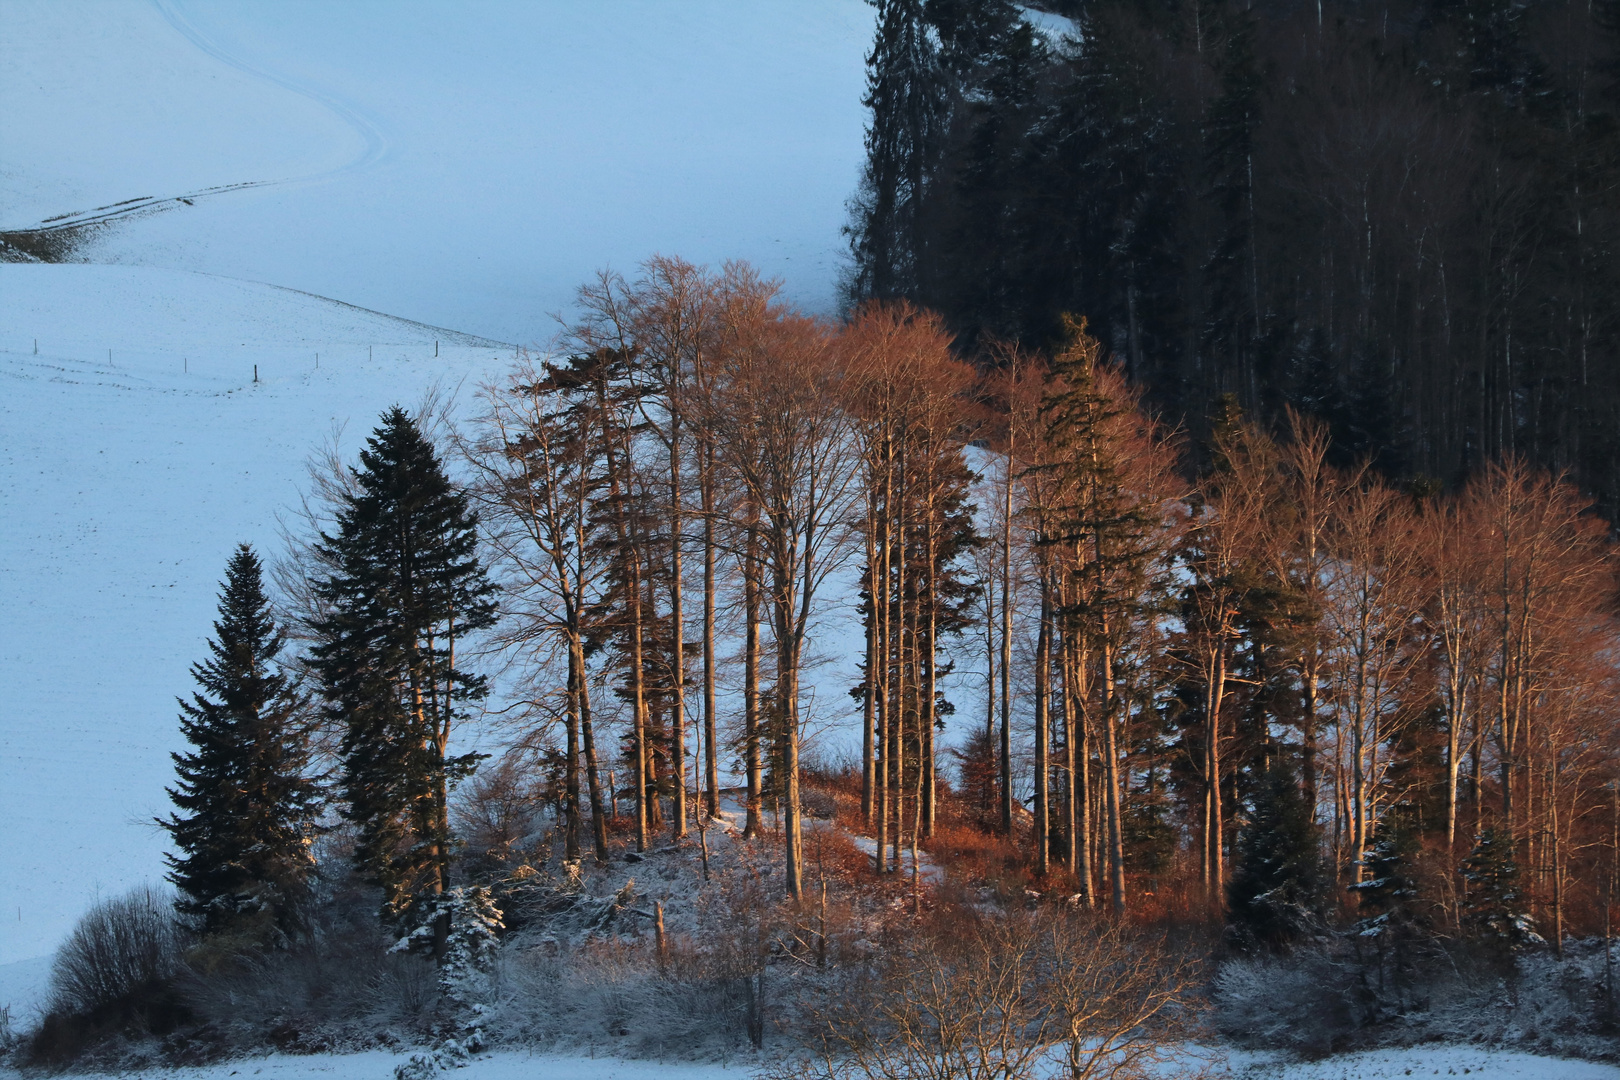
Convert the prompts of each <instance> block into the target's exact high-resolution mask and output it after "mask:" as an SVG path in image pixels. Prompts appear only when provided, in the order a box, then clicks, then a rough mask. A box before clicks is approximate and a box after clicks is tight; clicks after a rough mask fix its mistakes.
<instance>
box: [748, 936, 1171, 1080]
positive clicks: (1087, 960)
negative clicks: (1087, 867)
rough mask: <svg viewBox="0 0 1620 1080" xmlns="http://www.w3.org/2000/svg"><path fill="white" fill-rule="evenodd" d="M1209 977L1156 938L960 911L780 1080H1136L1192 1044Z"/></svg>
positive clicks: (850, 998)
mask: <svg viewBox="0 0 1620 1080" xmlns="http://www.w3.org/2000/svg"><path fill="white" fill-rule="evenodd" d="M1197 981H1198V969H1197V966H1196V965H1195V964H1194V963H1193V962H1191V961H1190V960H1189V959H1188V958H1187V957H1186V956H1185V955H1184V954H1180V953H1178V952H1176V951H1175V950H1173V949H1171V948H1169V947H1167V945H1166V943H1165V942H1164V941H1163V940H1162V939H1160V938H1157V937H1155V936H1153V935H1142V934H1136V933H1134V932H1132V931H1130V930H1127V929H1124V928H1121V927H1119V926H1117V925H1114V924H1110V923H1105V922H1101V921H1098V920H1093V919H1090V918H1087V917H1085V916H1082V915H1076V914H1069V913H1065V912H1062V911H1056V910H1051V909H1048V910H1043V911H1036V912H1031V913H1025V912H1008V913H1005V914H1001V915H997V916H995V917H989V918H985V917H975V916H973V915H971V914H968V913H965V912H960V911H959V912H957V913H956V917H954V918H951V919H948V920H940V921H939V922H938V923H937V924H936V925H934V926H932V927H930V928H929V929H928V930H926V931H925V932H923V933H920V934H919V935H918V936H917V937H916V938H915V939H914V940H912V941H911V942H909V943H907V944H906V945H905V946H904V947H899V948H896V949H894V950H893V951H892V952H891V953H890V954H889V955H887V956H885V958H884V959H883V961H882V962H881V963H880V965H879V966H878V968H877V969H876V970H875V971H874V972H873V977H872V978H871V979H870V980H868V981H866V982H865V983H864V984H855V985H851V984H850V983H848V982H845V983H843V984H841V985H839V986H838V987H837V989H836V991H835V993H834V994H833V995H829V997H830V1001H829V1003H828V1004H827V1005H826V1006H824V1007H823V1008H822V1009H821V1010H819V1011H818V1015H817V1020H818V1021H819V1025H820V1031H819V1033H818V1035H819V1037H818V1038H816V1039H815V1040H814V1042H815V1048H814V1052H813V1055H812V1056H810V1057H807V1058H797V1059H792V1060H789V1061H786V1062H783V1063H781V1064H780V1065H779V1066H778V1067H777V1068H776V1070H775V1073H774V1075H775V1076H776V1077H777V1078H779V1080H880V1078H889V1077H897V1076H929V1077H962V1078H975V1077H987V1078H988V1077H996V1078H1002V1080H1018V1078H1025V1077H1034V1076H1037V1075H1045V1073H1046V1071H1047V1070H1048V1068H1049V1065H1050V1063H1051V1062H1052V1060H1053V1059H1054V1057H1056V1056H1059V1055H1060V1056H1061V1058H1062V1059H1063V1062H1064V1066H1065V1068H1064V1071H1065V1072H1066V1073H1067V1074H1068V1075H1069V1076H1072V1077H1080V1078H1091V1077H1095V1078H1112V1077H1127V1076H1136V1075H1139V1074H1140V1073H1141V1072H1143V1071H1145V1070H1146V1069H1147V1068H1148V1067H1149V1066H1150V1065H1151V1064H1152V1063H1154V1062H1155V1061H1157V1060H1160V1058H1161V1052H1162V1051H1163V1050H1165V1049H1166V1045H1167V1043H1170V1042H1172V1041H1176V1040H1179V1039H1180V1038H1182V1037H1184V1036H1185V1035H1186V1034H1187V1021H1188V1020H1189V1019H1190V1017H1191V1015H1192V1012H1193V1006H1194V1004H1195V1000H1194V998H1195V995H1194V988H1195V986H1196V983H1197Z"/></svg>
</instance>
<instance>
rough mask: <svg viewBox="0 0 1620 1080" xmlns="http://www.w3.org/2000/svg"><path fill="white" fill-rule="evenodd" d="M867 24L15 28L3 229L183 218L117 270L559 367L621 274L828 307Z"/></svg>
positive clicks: (543, 19)
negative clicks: (232, 287)
mask: <svg viewBox="0 0 1620 1080" xmlns="http://www.w3.org/2000/svg"><path fill="white" fill-rule="evenodd" d="M872 18H873V16H872V9H871V8H869V7H867V6H866V5H865V4H864V3H862V2H861V0H816V2H815V3H811V4H793V3H770V4H760V3H753V2H749V0H703V2H701V3H699V2H684V0H683V2H680V3H668V2H662V0H613V2H612V3H606V4H604V3H597V2H594V0H550V2H544V3H533V2H528V0H485V2H481V3H477V4H449V3H429V2H423V0H405V2H401V0H346V2H344V3H341V4H240V3H230V2H228V0H155V2H153V3H144V2H140V0H122V2H103V3H94V2H82V0H81V2H73V0H5V3H4V4H0V46H3V48H4V54H5V58H6V62H5V63H4V64H0V102H4V103H5V108H3V109H0V229H19V228H26V227H29V226H32V225H36V224H38V223H40V222H41V221H43V220H44V219H46V218H49V217H53V216H55V215H58V214H67V213H71V212H80V211H87V210H91V209H93V208H96V207H101V206H106V205H109V204H112V203H116V202H121V201H123V200H126V199H136V198H143V197H152V198H161V199H172V198H174V197H176V196H184V195H193V194H194V193H197V192H201V191H204V190H206V189H210V188H215V187H219V186H222V185H243V184H257V185H261V186H254V187H245V188H235V189H233V190H230V191H228V192H225V193H221V194H215V195H210V196H204V197H197V198H193V200H192V204H191V205H186V204H176V203H172V202H171V203H169V204H168V205H169V206H170V207H171V209H169V210H166V211H165V212H163V213H159V214H155V215H152V216H148V217H144V218H140V219H139V220H133V221H129V222H126V223H125V224H123V225H121V226H119V227H118V228H116V229H113V230H110V231H108V232H106V233H105V234H103V236H102V237H101V239H100V240H99V241H97V242H96V243H94V244H93V245H92V246H91V248H90V249H89V250H88V251H87V252H86V255H87V257H89V258H91V259H93V260H94V261H97V262H117V263H126V264H140V265H149V266H165V267H178V268H183V269H189V270H200V271H206V272H208V273H214V274H222V275H226V276H230V277H240V278H248V279H251V280H254V281H267V282H273V283H275V284H278V285H284V286H289V287H292V288H298V289H304V290H306V291H309V292H313V293H318V294H320V295H322V296H334V297H338V298H340V299H343V300H347V301H349V302H351V303H356V304H361V305H364V306H366V307H370V308H375V309H377V310H379V311H386V312H389V313H391V314H397V315H406V316H409V317H411V318H414V319H421V320H423V321H426V322H430V323H435V324H438V325H442V326H452V327H456V328H457V329H462V330H469V331H474V332H477V333H480V334H487V335H489V336H492V337H497V338H500V339H502V340H507V341H516V342H521V343H524V344H529V343H532V342H534V341H536V340H539V339H542V338H544V337H546V336H547V335H548V334H549V333H550V329H551V324H550V322H549V319H548V316H549V315H550V313H552V312H555V311H557V310H559V309H561V308H562V307H564V306H565V305H566V304H567V303H568V301H569V298H570V296H571V294H572V290H573V288H574V287H575V286H576V285H578V284H579V282H581V281H582V280H584V279H585V278H586V277H587V276H588V275H589V274H591V273H592V272H594V271H595V270H596V269H598V268H600V267H602V266H604V265H611V266H614V267H617V268H619V269H625V270H628V269H630V268H631V267H632V266H633V265H634V264H635V263H636V262H637V261H639V260H641V259H643V258H645V257H646V256H647V255H649V254H652V253H654V252H664V253H669V254H680V255H682V256H684V257H686V258H688V259H691V260H693V261H695V262H717V261H719V260H722V259H728V258H746V259H749V260H751V261H753V262H755V263H756V264H757V265H759V266H760V267H762V268H763V269H764V270H765V271H766V272H767V273H770V274H774V275H779V276H781V277H782V278H783V279H784V280H785V281H786V282H787V285H788V288H789V291H790V292H791V293H792V295H793V296H794V297H795V298H796V299H798V300H799V301H800V302H801V303H804V304H807V305H809V306H811V307H815V308H818V309H825V308H827V307H828V306H829V305H830V304H831V302H832V297H833V286H834V280H835V276H836V269H837V265H838V259H839V257H840V256H839V253H840V252H841V251H842V250H843V245H842V242H841V238H840V236H839V232H838V230H839V227H840V226H841V225H842V224H843V223H844V201H845V199H847V198H848V197H849V194H850V192H851V191H852V190H853V189H854V184H855V180H856V176H857V174H858V171H859V165H860V160H861V154H862V146H861V130H862V123H863V120H864V114H863V111H862V108H861V104H860V98H861V91H862V86H863V77H864V75H863V67H862V63H863V61H862V57H863V54H864V51H865V50H866V48H867V46H868V45H869V43H870V37H871V27H872Z"/></svg>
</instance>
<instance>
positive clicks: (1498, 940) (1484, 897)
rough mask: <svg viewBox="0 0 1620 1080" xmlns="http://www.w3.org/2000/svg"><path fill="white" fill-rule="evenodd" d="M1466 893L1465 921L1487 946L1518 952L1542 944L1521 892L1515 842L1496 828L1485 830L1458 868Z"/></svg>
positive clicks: (1463, 916)
mask: <svg viewBox="0 0 1620 1080" xmlns="http://www.w3.org/2000/svg"><path fill="white" fill-rule="evenodd" d="M1458 871H1459V872H1460V873H1461V874H1462V879H1463V883H1464V886H1465V892H1464V896H1463V909H1462V921H1463V925H1464V927H1466V928H1467V929H1469V930H1470V931H1472V932H1473V933H1474V935H1475V936H1477V937H1478V938H1479V939H1480V940H1482V941H1484V942H1486V943H1487V944H1492V945H1498V946H1503V947H1506V948H1518V947H1521V946H1524V945H1531V944H1541V943H1542V937H1541V935H1540V934H1538V933H1536V922H1535V919H1533V918H1532V917H1531V915H1530V910H1529V907H1528V905H1526V903H1525V900H1524V897H1523V895H1521V894H1520V892H1519V866H1518V863H1517V862H1516V861H1515V860H1514V858H1513V838H1512V836H1510V835H1509V834H1507V833H1503V832H1500V831H1498V830H1496V829H1494V828H1490V829H1485V830H1484V831H1482V832H1481V833H1480V834H1479V839H1478V840H1477V841H1475V842H1474V850H1473V851H1471V852H1469V853H1468V858H1466V859H1464V860H1463V862H1462V865H1461V866H1460V867H1458Z"/></svg>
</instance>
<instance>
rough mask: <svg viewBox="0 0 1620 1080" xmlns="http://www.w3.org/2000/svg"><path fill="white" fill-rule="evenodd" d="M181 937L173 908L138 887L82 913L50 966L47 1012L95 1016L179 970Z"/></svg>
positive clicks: (159, 895)
mask: <svg viewBox="0 0 1620 1080" xmlns="http://www.w3.org/2000/svg"><path fill="white" fill-rule="evenodd" d="M184 947H185V936H184V933H183V931H182V930H181V928H180V925H179V923H178V922H177V921H176V919H175V914H174V903H173V901H172V900H171V899H170V898H169V897H168V896H165V895H163V894H162V893H160V892H158V891H157V890H155V889H152V888H149V887H146V886H143V887H141V888H138V889H133V890H131V891H130V892H128V893H125V894H124V895H123V896H120V897H118V898H116V899H113V900H103V901H101V902H100V903H98V904H96V905H95V906H94V907H92V908H91V909H90V910H89V911H88V912H86V913H85V915H84V917H83V918H82V919H80V920H79V924H78V925H77V926H75V927H74V928H73V933H72V935H71V936H69V937H68V939H67V941H66V942H65V943H63V945H62V947H61V948H60V949H58V950H57V953H56V959H55V960H54V961H52V964H51V997H50V1011H52V1012H63V1013H84V1014H90V1013H96V1012H99V1011H102V1010H104V1009H106V1008H108V1007H110V1006H116V1005H117V1004H119V1003H120V1002H123V1001H126V1000H128V999H129V998H130V997H131V996H132V995H134V994H136V993H138V992H141V991H145V990H150V989H151V988H152V987H154V986H155V985H157V984H160V983H163V982H165V981H166V980H168V979H169V978H171V977H172V976H173V975H174V973H175V972H176V971H177V970H179V967H180V958H181V953H182V950H183V949H184Z"/></svg>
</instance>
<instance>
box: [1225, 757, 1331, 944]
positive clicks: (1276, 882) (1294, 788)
mask: <svg viewBox="0 0 1620 1080" xmlns="http://www.w3.org/2000/svg"><path fill="white" fill-rule="evenodd" d="M1228 891H1229V895H1228V899H1229V901H1230V909H1231V920H1232V922H1231V935H1232V938H1233V939H1234V942H1235V943H1236V944H1238V945H1240V946H1242V945H1248V944H1251V943H1252V944H1261V945H1266V946H1269V947H1272V948H1277V947H1281V946H1286V945H1288V944H1290V943H1291V942H1294V941H1296V940H1298V939H1299V938H1300V937H1301V936H1303V935H1304V934H1305V933H1307V932H1308V931H1309V930H1310V929H1311V928H1312V927H1313V926H1315V925H1317V924H1318V923H1319V922H1320V918H1321V905H1322V892H1323V875H1322V858H1321V852H1320V847H1319V840H1318V836H1317V827H1316V821H1315V819H1314V816H1313V815H1312V813H1311V806H1310V804H1309V803H1308V802H1307V801H1306V799H1305V793H1304V792H1303V791H1302V790H1301V789H1300V786H1299V780H1298V779H1297V777H1296V776H1295V775H1294V771H1293V770H1292V769H1291V768H1289V767H1288V766H1287V765H1286V764H1285V763H1284V762H1283V761H1282V760H1281V759H1274V760H1273V761H1272V762H1271V764H1270V766H1269V768H1267V770H1266V772H1265V775H1264V776H1263V777H1262V778H1261V780H1260V783H1259V784H1258V785H1257V789H1256V791H1255V794H1254V797H1253V801H1252V804H1251V806H1250V808H1249V821H1248V824H1247V825H1245V826H1244V827H1243V829H1242V830H1241V831H1239V833H1238V839H1237V858H1236V865H1235V866H1234V868H1233V874H1232V883H1231V885H1230V886H1229V887H1228Z"/></svg>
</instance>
